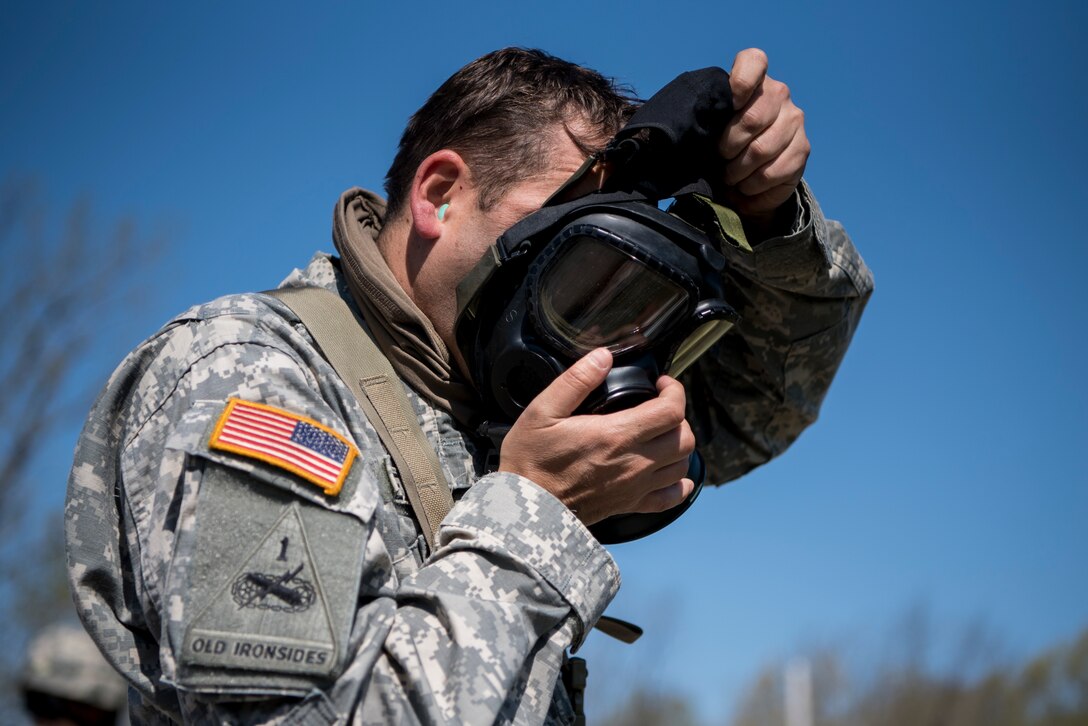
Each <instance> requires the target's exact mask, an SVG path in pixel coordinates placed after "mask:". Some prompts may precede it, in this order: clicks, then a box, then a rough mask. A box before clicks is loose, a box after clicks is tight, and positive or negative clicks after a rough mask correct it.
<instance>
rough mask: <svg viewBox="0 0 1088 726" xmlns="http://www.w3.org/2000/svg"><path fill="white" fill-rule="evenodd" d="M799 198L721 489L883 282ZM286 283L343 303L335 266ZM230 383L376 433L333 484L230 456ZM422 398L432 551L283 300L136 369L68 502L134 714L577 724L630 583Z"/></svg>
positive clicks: (210, 313) (231, 302) (719, 440)
mask: <svg viewBox="0 0 1088 726" xmlns="http://www.w3.org/2000/svg"><path fill="white" fill-rule="evenodd" d="M804 198H805V203H804V204H803V205H802V206H801V211H800V213H799V219H798V223H797V226H796V231H795V234H793V235H790V236H789V237H784V238H779V239H774V240H768V241H767V242H765V243H764V244H763V245H761V246H759V247H757V251H756V252H755V253H754V254H753V255H752V256H751V257H749V258H742V257H740V256H739V253H738V255H734V257H736V259H733V260H732V262H733V263H734V265H735V268H736V273H735V274H734V276H735V277H736V279H735V280H734V289H735V290H736V291H737V293H738V299H737V301H736V303H735V304H739V306H740V309H741V312H742V314H745V315H746V316H747V317H746V319H745V322H744V323H742V325H741V327H740V335H739V336H738V335H736V334H733V335H730V336H728V338H730V340H729V342H728V344H727V345H725V346H722V348H721V351H720V353H719V354H718V355H717V356H716V357H714V360H711V361H705V362H703V363H701V364H700V367H699V370H698V371H697V372H696V376H697V377H698V376H701V378H700V379H699V380H698V381H695V380H693V381H692V382H691V383H689V386H690V387H691V390H692V391H693V394H694V395H695V396H697V397H699V398H701V399H702V400H700V401H699V405H698V406H697V408H696V409H695V418H696V420H695V421H694V422H693V423H695V424H696V425H698V426H700V427H701V428H700V431H699V436H700V437H701V438H702V439H703V441H704V446H712V447H714V448H715V449H716V450H715V451H713V452H712V451H709V450H708V451H706V453H707V454H708V459H709V463H710V464H711V465H712V467H714V468H713V469H712V471H713V472H714V477H715V478H716V480H718V481H722V480H724V479H726V478H730V477H733V476H737V475H739V474H740V473H742V472H743V471H745V470H747V469H749V468H751V467H752V466H755V465H757V464H758V463H760V462H762V461H765V460H766V459H768V458H769V457H770V456H772V455H774V454H776V453H778V452H779V451H781V450H782V449H783V448H785V447H786V446H787V445H788V444H789V443H790V442H791V441H792V440H793V439H794V438H795V437H796V436H797V434H798V433H799V432H800V430H801V428H803V427H804V426H805V425H807V423H809V422H811V421H812V420H813V419H814V418H815V414H816V409H817V408H818V405H819V402H820V400H821V399H822V397H823V394H824V392H825V391H826V387H827V385H828V384H829V383H830V379H831V376H832V374H833V372H834V369H835V367H836V366H837V365H838V362H839V360H840V359H841V357H842V354H843V352H844V351H845V348H846V345H847V343H848V342H849V339H850V336H851V335H852V333H853V330H854V327H855V325H856V323H857V320H858V317H859V316H860V313H861V309H862V307H863V306H864V302H865V300H866V299H867V297H868V295H869V292H870V290H871V285H872V282H871V277H870V275H869V273H868V270H867V269H866V268H865V266H864V263H863V262H862V261H861V259H860V258H859V257H858V255H857V253H856V251H855V250H854V248H853V246H852V245H851V243H850V242H849V240H848V239H847V238H846V236H845V234H844V233H843V232H842V229H841V228H840V227H839V226H838V225H837V224H835V223H831V222H826V221H825V220H824V219H823V217H822V215H821V214H820V213H819V209H818V207H816V205H815V202H814V201H812V200H811V199H810V198H809V197H808V195H807V192H805V195H804ZM284 284H285V285H289V286H297V285H318V286H323V287H326V288H329V289H334V290H337V291H338V292H339V294H340V295H341V296H343V297H344V298H345V299H346V300H348V301H349V303H350V294H349V292H348V291H347V288H346V286H345V283H344V280H343V278H342V276H341V274H340V271H339V270H338V268H337V264H336V260H335V259H334V258H330V257H328V256H325V255H317V256H315V257H314V259H313V260H312V261H311V262H310V264H309V266H308V267H307V268H306V269H305V270H303V271H296V272H295V273H293V274H292V275H291V276H290V277H289V278H288V279H287V280H286V281H285V283H284ZM708 357H709V356H708ZM231 397H235V398H239V399H244V400H246V401H254V402H259V403H261V404H265V405H267V406H271V407H273V408H274V409H276V410H282V411H284V412H287V414H289V415H298V416H302V417H306V418H307V419H308V420H311V421H312V422H313V424H314V425H315V426H319V427H324V428H325V429H327V430H329V431H331V432H333V433H334V434H337V435H339V436H342V437H344V438H345V439H346V440H348V441H350V442H351V443H352V445H353V446H355V447H357V448H358V450H359V452H360V455H359V456H358V458H357V459H355V461H354V462H353V463H351V465H350V468H349V470H348V471H347V475H346V478H345V479H344V484H343V488H342V489H341V490H340V491H339V493H338V494H336V495H329V494H326V493H324V491H323V490H322V489H320V488H319V487H315V486H314V485H313V484H312V483H310V482H309V481H306V480H305V479H304V478H302V477H300V476H297V475H295V474H294V473H292V472H290V471H287V470H285V469H284V468H283V467H282V466H277V465H275V464H270V463H266V462H264V461H261V460H257V459H255V458H252V457H247V456H244V455H238V454H234V453H231V452H229V451H222V450H218V449H215V448H212V446H211V445H210V441H211V440H212V439H213V438H214V437H215V436H217V433H216V431H217V430H218V428H217V426H219V425H221V424H222V421H223V419H224V413H223V412H224V407H225V404H226V402H227V400H228V398H231ZM409 397H410V400H411V402H412V404H413V406H414V407H415V409H416V412H417V414H418V416H419V420H420V423H421V426H422V428H423V430H424V432H425V433H426V435H427V436H428V438H429V439H430V441H431V442H432V443H433V444H434V446H435V449H436V450H437V452H438V454H439V458H440V461H441V464H442V466H443V467H444V470H445V472H446V474H447V478H448V480H449V482H451V484H452V486H453V488H454V490H455V492H454V494H455V497H454V498H455V499H456V500H457V503H456V504H455V506H454V507H453V510H452V511H451V512H450V513H449V515H448V516H447V517H446V519H445V520H444V521H443V525H442V528H441V531H440V534H439V538H438V541H437V544H436V548H435V552H433V553H429V552H427V547H426V543H425V540H424V538H423V536H422V533H421V531H420V529H419V528H418V526H417V524H416V523H415V521H414V518H413V517H412V513H411V508H410V506H409V504H408V502H407V499H406V497H405V493H404V491H403V489H402V487H401V483H400V479H399V477H398V475H397V472H396V470H395V467H394V466H393V464H392V462H391V459H390V456H389V455H388V453H387V452H386V451H385V450H384V448H383V446H382V444H381V442H380V440H379V438H378V437H377V435H376V433H375V432H374V430H373V428H372V427H371V426H370V424H369V423H368V422H367V420H366V418H365V416H364V415H363V413H362V410H361V408H360V407H359V405H358V404H357V403H356V401H355V399H354V398H353V396H352V394H351V392H350V390H349V389H348V388H347V387H345V386H344V384H343V383H342V382H341V381H340V380H339V378H338V377H337V375H336V374H335V373H334V371H333V370H332V369H331V368H330V366H329V365H328V364H327V363H326V362H325V360H324V359H323V358H322V357H321V356H320V354H319V353H318V351H317V350H316V348H315V345H314V343H313V341H312V339H311V338H310V336H309V335H308V333H307V332H306V331H305V329H304V328H303V327H302V326H301V324H300V323H299V322H298V320H297V318H295V316H294V315H293V314H292V313H291V312H290V311H289V310H288V309H287V308H286V307H285V306H284V305H283V304H281V303H280V302H279V301H277V300H274V299H271V298H269V297H267V296H262V295H235V296H230V297H226V298H222V299H220V300H217V301H214V302H212V303H208V304H206V305H201V306H198V307H194V308H192V309H190V310H189V311H187V312H185V313H183V314H182V315H180V316H178V317H177V318H175V319H174V320H172V321H171V322H170V323H168V324H167V325H166V326H165V327H164V328H163V329H162V330H161V331H160V332H159V333H157V334H156V335H155V336H153V337H152V338H151V339H149V340H148V341H147V342H145V343H144V344H142V345H141V346H140V347H139V348H137V349H136V350H135V351H134V352H133V353H132V354H130V355H129V356H128V357H127V358H126V359H125V361H124V362H123V363H122V364H121V366H120V367H119V368H118V370H117V371H116V372H115V373H114V374H113V376H112V377H111V379H110V381H109V383H108V384H107V386H106V388H105V390H104V391H103V393H102V394H101V396H100V398H99V399H98V401H97V403H96V404H95V407H94V410H93V411H92V412H91V415H90V418H89V420H88V422H87V426H86V428H85V429H84V432H83V435H82V437H81V439H80V444H79V446H78V448H77V451H76V459H75V464H74V467H73V470H72V476H71V480H70V484H69V498H68V505H67V512H66V513H67V537H68V548H69V564H70V572H71V579H72V583H73V587H74V589H75V593H76V599H77V601H78V604H79V607H80V611H81V615H82V617H83V620H84V623H85V625H86V626H87V628H88V630H89V631H90V632H91V634H92V636H93V637H94V638H95V639H96V640H97V641H98V643H99V644H100V645H101V646H102V647H103V649H104V650H105V651H106V652H107V654H108V655H109V657H110V658H111V660H112V662H113V664H114V665H115V667H117V668H118V669H119V670H120V671H121V673H122V674H123V675H125V676H126V677H127V678H128V679H129V680H130V681H131V682H132V684H133V685H134V686H135V691H133V694H134V695H133V699H134V701H133V703H132V715H133V718H134V720H137V721H139V720H145V721H151V722H155V721H159V720H162V721H166V720H185V721H196V722H204V721H223V720H226V721H230V722H239V723H265V722H285V723H333V722H337V721H339V722H357V723H383V724H384V723H402V722H407V723H411V722H417V721H422V722H428V723H470V724H477V723H479V724H484V723H492V722H501V723H507V722H513V723H540V722H542V721H544V720H545V719H547V721H548V722H555V723H563V722H568V721H569V720H570V718H571V712H570V704H569V700H568V699H567V697H566V696H565V694H564V692H563V690H562V688H561V687H557V676H558V672H559V668H560V665H561V662H562V659H563V654H564V651H565V649H566V648H568V647H570V646H572V645H573V646H577V645H578V644H580V643H581V641H582V640H583V638H584V637H585V635H586V633H587V631H588V629H589V628H591V627H592V626H593V624H594V623H595V622H596V620H597V618H598V617H599V616H600V614H601V612H602V611H603V610H604V608H605V606H606V605H607V603H608V602H609V601H610V600H611V598H612V597H613V596H614V595H615V593H616V591H617V589H618V587H619V573H618V571H617V568H616V566H615V563H614V562H613V560H612V558H611V557H610V556H609V555H608V553H607V552H606V551H605V550H604V549H603V548H602V547H601V546H600V545H599V544H598V543H597V542H596V541H595V540H594V539H593V538H592V536H591V535H590V534H589V533H588V531H587V530H586V529H585V528H584V527H583V526H582V524H581V523H580V522H579V521H578V520H577V519H576V518H575V517H574V516H573V515H572V514H571V513H570V512H569V511H568V510H567V509H566V508H565V507H564V506H563V505H562V504H561V503H560V502H559V501H558V500H557V499H555V498H554V497H552V496H551V495H550V494H548V493H546V492H545V491H544V490H542V489H540V488H539V487H538V486H537V485H535V484H534V483H532V482H531V481H528V480H526V479H524V478H521V477H518V476H516V475H513V474H507V473H486V472H485V458H486V456H485V454H486V452H484V451H480V450H477V449H476V448H475V447H474V445H473V441H472V439H471V438H470V437H468V436H466V435H465V434H463V433H462V432H461V431H459V430H458V428H457V427H456V425H455V424H454V422H453V420H452V419H451V417H450V416H449V415H448V414H447V413H445V412H444V411H442V410H439V409H436V408H435V407H433V406H431V405H430V404H429V403H428V402H427V401H426V400H424V399H423V398H422V397H420V396H419V395H416V394H415V393H414V392H413V391H411V390H409Z"/></svg>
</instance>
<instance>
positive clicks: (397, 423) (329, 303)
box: [265, 287, 453, 552]
mask: <svg viewBox="0 0 1088 726" xmlns="http://www.w3.org/2000/svg"><path fill="white" fill-rule="evenodd" d="M265 294H266V295H269V296H271V297H274V298H276V299H277V300H279V301H280V302H282V303H283V304H284V305H286V306H287V307H289V308H290V309H291V311H292V312H294V313H295V315H297V316H298V318H299V320H301V321H302V324H303V325H304V326H306V329H307V330H308V331H309V332H310V336H311V337H312V338H313V339H314V342H316V343H317V347H318V349H319V350H320V351H321V354H322V356H324V358H325V360H327V361H328V362H329V365H331V366H332V367H333V370H335V371H336V373H337V374H338V375H339V376H340V378H341V380H343V381H344V383H345V384H346V385H347V386H348V388H350V389H351V392H352V393H353V394H355V398H356V399H357V400H358V401H359V405H360V406H362V408H363V412H364V413H365V414H366V417H367V420H368V421H370V425H371V426H373V427H374V430H375V431H377V432H378V437H379V438H381V440H382V443H383V444H385V448H386V449H387V450H388V451H389V454H390V456H392V457H393V462H394V463H395V464H396V467H397V472H398V473H399V474H400V478H401V481H402V482H403V484H404V489H405V493H406V494H407V495H408V501H409V502H410V503H411V505H412V511H413V512H414V513H415V515H416V520H417V521H418V522H419V524H420V527H421V528H422V529H423V536H424V537H425V538H426V540H427V546H428V547H429V548H430V550H431V551H432V552H433V551H434V543H435V539H436V538H437V536H438V525H440V524H441V523H442V520H443V519H445V518H446V515H447V514H449V511H450V509H451V508H452V507H453V495H452V494H451V493H450V487H449V484H448V483H447V482H446V476H445V474H444V473H443V471H442V466H441V464H439V462H438V455H437V454H435V451H434V447H433V446H432V445H431V443H430V441H428V439H427V437H426V435H425V434H424V433H423V429H421V428H420V427H419V420H418V419H417V417H416V412H415V409H413V408H412V404H411V403H410V402H409V401H408V394H406V393H405V391H404V386H403V385H402V384H401V382H400V379H399V378H398V377H397V374H396V373H395V372H394V370H393V366H392V364H390V363H389V359H387V358H386V357H385V356H384V355H383V354H382V352H381V350H379V349H378V346H377V344H376V343H375V342H374V341H373V340H371V338H370V334H369V333H367V332H366V331H365V330H364V329H363V326H362V324H361V323H360V321H359V320H358V319H357V318H356V317H355V314H354V313H353V312H352V311H351V308H349V307H348V304H347V303H346V302H345V301H344V300H343V298H341V297H340V296H339V295H337V294H336V293H334V292H332V291H330V290H326V289H325V288H321V287H293V288H280V289H277V290H269V291H266V292H265Z"/></svg>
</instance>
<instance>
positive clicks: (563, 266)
mask: <svg viewBox="0 0 1088 726" xmlns="http://www.w3.org/2000/svg"><path fill="white" fill-rule="evenodd" d="M598 231H599V230H595V229H594V228H592V227H590V228H588V229H586V230H583V231H582V232H581V233H579V234H575V235H572V236H571V237H569V238H568V239H567V240H565V242H564V243H563V244H562V245H561V246H560V247H559V248H558V249H557V251H556V253H555V255H554V257H552V258H551V259H550V260H548V261H547V263H545V265H544V269H543V271H542V272H541V273H540V279H539V282H538V284H537V285H536V294H537V300H538V303H539V307H538V317H539V322H540V323H542V324H543V326H544V327H545V328H546V330H547V332H549V333H550V334H551V335H552V336H554V337H555V338H556V339H557V340H558V341H559V342H561V343H563V344H564V345H565V346H566V347H569V348H571V349H572V350H574V351H575V352H577V353H587V352H589V351H590V350H593V349H594V348H600V347H607V348H609V349H610V350H611V351H612V352H613V353H614V354H616V353H621V352H623V351H625V350H630V349H633V348H640V347H646V346H648V345H649V344H650V343H651V342H652V341H653V340H655V338H656V337H657V336H658V335H660V334H663V333H665V332H667V331H668V330H669V329H670V327H671V325H672V323H673V322H674V321H675V320H676V319H677V318H679V317H680V316H681V315H683V313H684V311H685V308H686V307H687V303H688V299H689V295H688V292H687V290H686V289H685V288H683V287H681V286H680V285H679V284H677V283H676V282H674V281H673V280H671V279H669V278H668V277H667V276H665V275H664V274H662V273H661V272H660V271H658V270H655V269H653V268H652V267H650V266H649V265H647V264H646V263H645V262H643V261H642V260H640V259H638V258H637V257H635V256H634V255H632V254H630V253H628V252H626V251H625V250H622V249H619V248H618V247H616V246H615V245H614V244H612V243H610V242H607V241H604V240H602V239H599V238H598V237H597V236H595V235H593V233H594V232H598Z"/></svg>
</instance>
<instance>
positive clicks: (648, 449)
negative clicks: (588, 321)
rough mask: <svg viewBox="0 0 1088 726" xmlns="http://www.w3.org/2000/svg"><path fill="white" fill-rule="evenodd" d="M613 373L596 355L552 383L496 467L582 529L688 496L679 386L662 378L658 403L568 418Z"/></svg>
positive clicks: (603, 356)
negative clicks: (541, 493)
mask: <svg viewBox="0 0 1088 726" xmlns="http://www.w3.org/2000/svg"><path fill="white" fill-rule="evenodd" d="M611 367H612V356H611V354H610V353H609V352H608V350H607V349H604V348H601V349H598V350H595V351H593V352H591V353H589V354H588V355H586V356H585V357H583V358H582V359H581V360H579V361H578V362H577V363H575V364H574V365H573V366H571V367H570V368H569V369H567V370H566V371H565V372H564V373H563V374H562V375H560V376H559V377H558V378H556V379H555V380H554V381H553V382H552V383H551V385H550V386H548V387H547V388H546V389H544V391H543V392H541V393H540V395H539V396H537V397H536V398H535V399H533V401H532V402H531V403H530V404H529V406H528V407H526V409H525V411H524V412H522V414H521V416H520V417H519V418H518V420H517V422H516V423H515V424H514V426H513V428H512V429H511V430H510V433H509V434H507V436H506V439H505V440H504V441H503V445H502V451H501V452H500V459H499V469H500V471H509V472H513V473H515V474H520V475H522V476H524V477H527V478H528V479H531V480H532V481H533V482H535V483H536V484H538V485H539V486H541V487H543V488H544V489H546V490H547V491H549V492H551V493H552V494H553V495H555V496H556V497H557V498H558V499H559V500H560V501H562V502H563V503H564V504H566V505H567V506H568V507H569V508H570V509H571V510H572V511H574V513H575V514H576V515H577V516H578V518H579V519H581V520H582V522H584V523H585V524H587V525H589V524H594V523H596V522H599V521H601V520H602V519H605V518H606V517H610V516H612V515H614V514H628V513H631V512H661V511H664V510H666V509H669V508H670V507H674V506H676V505H678V504H680V503H681V502H683V501H684V499H685V498H686V497H687V496H688V495H689V494H690V493H691V491H692V489H693V488H694V484H693V482H692V481H691V480H690V479H687V478H685V474H686V473H687V469H688V456H689V455H690V454H691V452H692V451H694V449H695V436H694V434H693V433H692V431H691V427H690V426H689V425H688V423H687V421H686V420H685V418H684V405H685V397H684V387H683V385H681V384H680V383H679V382H678V381H676V380H675V379H673V378H669V377H668V376H662V377H661V378H660V379H659V380H658V382H657V389H658V396H657V398H655V399H653V400H650V401H646V402H645V403H642V404H641V405H639V406H636V407H635V408H630V409H627V410H624V411H619V412H616V413H610V414H601V415H583V416H575V415H573V413H574V410H575V409H576V408H578V406H579V405H580V404H581V403H582V401H584V400H585V398H586V396H587V395H589V393H590V392H591V391H592V390H593V389H594V388H596V387H597V386H599V385H600V384H601V383H602V382H603V381H604V379H605V376H606V375H607V374H608V371H609V370H610V369H611Z"/></svg>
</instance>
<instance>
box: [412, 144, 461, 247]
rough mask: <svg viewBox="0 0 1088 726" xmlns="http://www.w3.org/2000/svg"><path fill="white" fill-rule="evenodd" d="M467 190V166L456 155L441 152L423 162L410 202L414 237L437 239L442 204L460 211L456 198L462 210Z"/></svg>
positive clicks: (453, 152)
mask: <svg viewBox="0 0 1088 726" xmlns="http://www.w3.org/2000/svg"><path fill="white" fill-rule="evenodd" d="M468 186H470V185H469V175H468V165H467V164H465V160H464V159H462V158H461V155H460V154H458V153H457V152H456V151H452V150H451V149H441V150H439V151H436V152H434V153H433V154H431V155H430V156H428V157H427V158H426V159H424V160H423V163H421V164H420V165H419V168H418V169H416V176H415V179H413V180H412V189H411V193H410V194H409V198H408V203H409V207H410V209H411V212H412V229H413V230H414V231H415V233H416V234H418V235H419V236H420V237H422V238H423V239H437V238H438V237H439V235H441V234H442V220H441V219H439V218H438V210H439V208H440V207H441V206H442V205H443V204H448V205H450V206H451V207H457V206H458V201H457V198H460V199H461V203H460V206H462V207H463V206H464V204H465V191H466V189H465V188H466V187H468Z"/></svg>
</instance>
